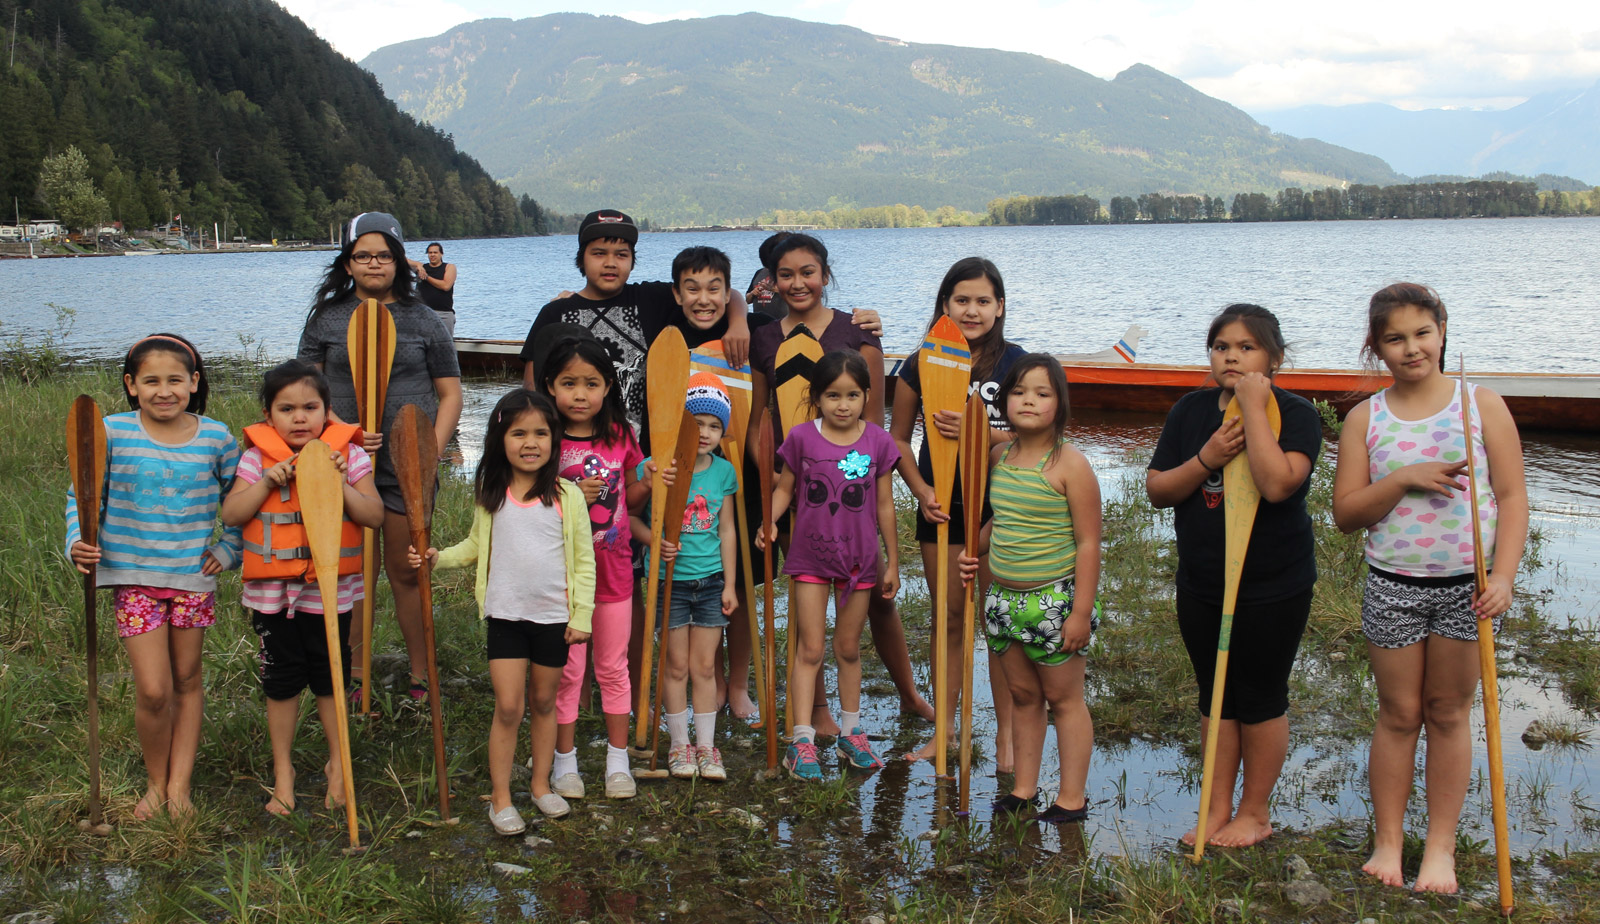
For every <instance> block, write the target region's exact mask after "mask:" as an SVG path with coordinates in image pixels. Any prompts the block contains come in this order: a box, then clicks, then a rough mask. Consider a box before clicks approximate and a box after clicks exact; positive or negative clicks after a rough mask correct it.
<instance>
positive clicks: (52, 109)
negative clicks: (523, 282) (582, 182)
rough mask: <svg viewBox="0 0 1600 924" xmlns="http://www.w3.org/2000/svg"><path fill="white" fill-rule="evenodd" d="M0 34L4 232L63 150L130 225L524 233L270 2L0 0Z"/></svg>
mask: <svg viewBox="0 0 1600 924" xmlns="http://www.w3.org/2000/svg"><path fill="white" fill-rule="evenodd" d="M374 15H384V14H383V13H382V12H374ZM13 21H15V24H16V28H15V32H13V31H12V24H13ZM0 36H3V37H4V40H5V41H4V43H3V45H0V54H3V55H4V56H3V57H0V65H5V66H6V67H5V71H4V74H3V75H0V194H3V195H4V197H5V208H4V212H5V213H6V217H7V219H10V218H11V212H12V211H13V207H12V201H11V200H12V197H13V196H15V197H16V198H17V199H18V201H19V203H20V209H21V211H22V212H23V218H24V219H26V218H28V217H30V216H32V215H40V216H42V215H46V214H48V210H47V208H46V206H45V205H44V203H43V202H41V201H40V198H39V192H40V166H41V162H42V161H43V160H44V158H46V157H47V156H50V155H55V154H59V153H62V152H64V151H65V150H66V149H67V148H68V147H69V146H72V147H76V148H78V149H79V150H81V151H82V152H83V153H84V154H85V155H86V156H87V159H88V162H89V173H90V176H91V178H92V179H93V180H94V181H95V182H96V184H97V185H98V186H99V189H100V192H101V193H102V195H103V196H104V199H105V201H106V203H107V205H108V206H109V209H108V211H109V213H110V214H109V215H107V216H106V220H121V221H122V222H123V224H124V226H126V227H129V228H144V227H150V226H152V225H155V224H164V223H165V222H166V220H167V219H168V218H170V217H171V216H172V215H174V214H182V215H183V216H184V218H185V220H186V221H187V222H188V223H190V224H199V225H201V226H204V227H209V226H210V224H211V223H212V222H213V221H215V222H218V223H224V222H227V223H229V224H230V225H231V227H232V228H233V229H235V231H236V233H243V234H248V235H251V236H253V237H257V238H264V237H269V236H271V237H280V238H290V237H302V238H311V239H324V240H325V239H326V238H327V234H328V225H329V222H330V220H337V219H339V218H341V217H345V216H348V215H350V214H352V213H354V212H357V211H361V210H363V209H371V208H385V209H391V210H393V211H394V212H395V214H396V215H397V216H398V217H399V218H400V219H401V221H402V223H403V224H404V225H405V228H406V232H407V234H408V235H414V236H417V237H433V236H441V237H443V236H449V237H459V236H464V235H479V234H513V233H518V232H523V231H528V230H534V225H535V223H536V219H537V214H538V209H537V206H536V205H535V204H534V203H533V202H532V201H531V200H525V201H524V202H523V203H521V206H520V207H519V203H518V202H517V201H516V200H515V198H514V197H513V196H512V194H511V193H510V192H509V191H508V190H507V189H506V188H505V187H503V186H500V185H499V184H497V183H495V182H494V181H493V180H492V179H490V177H489V175H488V174H487V173H486V172H485V171H484V170H483V168H482V167H481V166H480V165H479V164H478V162H477V161H475V160H473V159H472V158H471V157H469V156H467V155H465V154H463V153H461V152H460V151H458V150H457V149H456V146H455V144H454V143H453V142H452V141H451V139H450V137H449V136H448V135H446V134H444V133H443V132H440V131H438V130H436V129H433V128H430V127H428V126H425V125H421V124H419V123H418V122H417V120H416V119H414V118H413V117H411V116H410V115H407V114H406V113H403V112H401V111H399V110H398V109H397V108H396V107H395V105H394V104H393V103H392V102H390V101H389V100H387V99H386V98H384V95H383V91H382V89H381V88H380V87H379V86H378V83H377V81H376V80H374V79H373V78H372V75H371V74H368V73H367V72H366V71H363V70H362V69H361V68H360V67H358V66H357V65H355V64H354V63H352V62H351V61H350V60H348V59H347V58H345V57H343V56H341V55H340V54H338V53H337V52H335V51H334V50H333V49H332V47H330V46H329V45H328V43H327V42H325V41H323V40H322V39H320V38H318V37H317V36H316V35H315V34H314V33H313V32H312V31H311V30H310V29H309V28H308V27H307V26H306V25H305V24H304V23H302V22H301V21H300V20H298V19H296V18H295V17H293V16H291V15H290V14H289V13H287V12H285V11H284V10H283V9H282V8H281V7H279V6H278V5H276V4H275V3H272V2H271V0H0Z"/></svg>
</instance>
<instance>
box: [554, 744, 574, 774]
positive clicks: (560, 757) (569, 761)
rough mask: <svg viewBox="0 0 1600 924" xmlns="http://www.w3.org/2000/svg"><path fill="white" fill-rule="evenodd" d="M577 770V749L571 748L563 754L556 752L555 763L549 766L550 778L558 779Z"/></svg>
mask: <svg viewBox="0 0 1600 924" xmlns="http://www.w3.org/2000/svg"><path fill="white" fill-rule="evenodd" d="M577 772H578V749H577V748H573V749H572V750H570V751H568V752H567V753H565V754H563V753H561V752H560V751H557V752H556V760H555V763H554V764H553V765H552V766H551V767H550V779H552V780H559V779H561V778H562V777H564V776H566V775H567V774H569V773H577Z"/></svg>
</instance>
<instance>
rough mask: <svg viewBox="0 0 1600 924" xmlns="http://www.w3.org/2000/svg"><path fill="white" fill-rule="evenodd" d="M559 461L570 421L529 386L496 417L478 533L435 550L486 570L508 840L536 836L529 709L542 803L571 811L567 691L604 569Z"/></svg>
mask: <svg viewBox="0 0 1600 924" xmlns="http://www.w3.org/2000/svg"><path fill="white" fill-rule="evenodd" d="M560 454H561V418H560V416H559V415H558V414H557V413H556V409H555V407H554V406H553V405H552V404H551V403H550V399H548V398H546V397H545V396H543V395H539V394H535V393H533V392H531V391H528V390H527V389H522V388H519V389H517V390H516V391H513V392H511V393H510V394H508V395H506V396H505V397H503V398H501V399H500V402H499V403H498V404H496V405H495V407H494V410H493V411H491V412H490V414H489V426H488V427H487V428H486V429H485V431H484V435H483V455H482V456H481V457H480V458H479V460H478V473H477V475H476V477H475V478H474V480H473V500H474V502H475V506H474V508H473V512H472V531H471V532H470V533H469V534H468V535H467V538H466V539H463V540H462V541H461V542H460V543H458V544H456V545H453V546H451V547H450V548H448V549H445V550H444V551H443V552H441V551H439V550H438V549H429V550H428V558H429V559H430V561H432V562H433V563H435V564H437V566H438V567H440V568H464V567H466V566H468V565H472V564H476V565H477V573H478V579H477V583H476V586H475V587H474V590H473V593H474V594H475V595H476V597H477V598H478V613H479V615H480V616H481V617H482V618H483V619H484V621H485V623H486V624H487V627H488V633H489V641H488V653H489V679H490V681H492V682H493V684H494V722H493V723H492V724H491V725H490V726H489V780H490V786H491V787H492V789H493V793H492V794H491V796H490V802H489V822H490V823H491V824H493V825H494V829H495V830H496V831H498V832H499V833H501V834H505V835H512V834H521V833H522V832H523V831H524V830H526V828H527V824H526V823H525V822H524V821H523V819H522V815H521V814H520V813H519V812H518V811H517V809H516V807H515V806H513V805H512V804H511V765H512V761H513V760H514V759H515V757H516V753H517V734H518V732H519V731H520V730H521V729H522V713H523V707H524V705H525V704H531V705H532V707H533V723H532V724H533V730H532V740H533V753H532V757H533V779H532V781H531V782H530V783H529V788H530V790H531V791H532V794H533V804H534V805H535V806H536V807H537V808H538V809H539V811H540V812H542V813H543V814H544V815H546V816H547V817H550V818H560V817H561V816H563V815H565V814H567V812H568V811H569V808H568V806H567V800H565V799H563V798H562V797H561V796H560V795H559V794H557V793H554V792H551V791H550V765H551V763H552V762H553V760H554V755H555V746H556V695H557V693H556V690H557V688H558V687H559V686H560V685H561V680H562V672H563V671H564V670H565V669H566V667H567V664H568V660H567V657H568V653H569V651H570V647H571V646H574V645H578V644H581V643H583V642H586V641H588V639H589V629H590V624H591V618H592V615H593V612H594V579H595V560H594V543H593V542H592V541H591V540H590V537H589V516H588V512H589V511H588V504H586V503H585V502H584V499H583V490H582V489H581V488H579V487H578V486H577V485H575V484H573V483H572V482H571V481H568V480H566V479H564V478H561V477H560V476H559V473H558V471H557V465H558V463H557V462H556V459H558V458H559V457H560ZM558 548H559V549H560V550H561V551H560V554H556V551H555V550H556V549H558ZM409 554H410V558H411V564H412V566H413V567H417V566H420V565H421V564H422V559H421V558H420V557H419V556H418V555H417V552H416V549H415V548H412V549H411V550H410V553H409ZM580 663H581V662H580ZM530 668H531V669H532V673H533V687H532V696H531V697H530V696H529V695H528V693H529V691H528V675H529V670H530Z"/></svg>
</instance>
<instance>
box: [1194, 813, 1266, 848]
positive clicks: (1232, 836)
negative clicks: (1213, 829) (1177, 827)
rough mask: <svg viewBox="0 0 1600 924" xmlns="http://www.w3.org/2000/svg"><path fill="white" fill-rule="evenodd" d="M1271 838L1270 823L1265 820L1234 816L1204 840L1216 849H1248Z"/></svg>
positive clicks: (1247, 816)
mask: <svg viewBox="0 0 1600 924" xmlns="http://www.w3.org/2000/svg"><path fill="white" fill-rule="evenodd" d="M1271 836H1272V823H1271V822H1269V821H1268V820H1267V819H1265V818H1255V817H1252V816H1249V815H1235V816H1233V820H1232V821H1230V822H1228V823H1227V824H1225V825H1223V826H1222V827H1220V828H1218V829H1217V833H1216V834H1213V835H1211V836H1210V837H1208V838H1206V843H1207V844H1215V845H1216V846H1218V847H1250V846H1252V845H1255V844H1259V843H1261V842H1262V841H1264V840H1266V839H1267V838H1269V837H1271Z"/></svg>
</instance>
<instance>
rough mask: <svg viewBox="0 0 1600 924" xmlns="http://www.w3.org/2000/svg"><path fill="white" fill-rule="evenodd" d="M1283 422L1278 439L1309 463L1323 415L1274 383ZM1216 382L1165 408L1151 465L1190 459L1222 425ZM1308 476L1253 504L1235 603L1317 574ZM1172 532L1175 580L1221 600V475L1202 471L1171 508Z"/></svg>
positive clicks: (1161, 467)
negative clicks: (1284, 494)
mask: <svg viewBox="0 0 1600 924" xmlns="http://www.w3.org/2000/svg"><path fill="white" fill-rule="evenodd" d="M1272 393H1273V394H1274V395H1276V396H1277V398H1278V412H1279V415H1280V417H1281V418H1282V419H1283V428H1282V429H1281V430H1280V431H1279V432H1278V445H1279V446H1281V447H1283V450H1284V451H1285V452H1298V453H1301V454H1303V455H1305V456H1306V457H1308V458H1309V459H1311V464H1312V466H1313V467H1315V465H1316V462H1317V453H1318V452H1320V451H1321V449H1322V418H1321V417H1320V416H1319V415H1318V414H1317V409H1316V408H1315V407H1312V405H1311V402H1309V401H1307V400H1306V399H1304V398H1302V397H1300V396H1299V395H1296V394H1292V393H1290V392H1287V391H1284V390H1283V389H1281V388H1278V387H1276V386H1274V387H1273V389H1272ZM1219 394H1220V389H1216V388H1208V389H1203V390H1201V391H1195V392H1190V393H1189V394H1187V395H1184V396H1183V397H1182V398H1179V399H1178V403H1177V404H1174V405H1173V406H1172V411H1171V412H1170V413H1168V414H1167V423H1166V426H1164V427H1162V429H1161V439H1160V440H1159V441H1157V443H1156V451H1155V454H1154V455H1153V456H1151V458H1150V468H1151V469H1152V470H1154V471H1158V472H1165V471H1168V470H1171V469H1174V468H1177V467H1178V466H1180V465H1182V464H1184V463H1185V462H1187V461H1189V459H1190V458H1192V457H1193V456H1194V454H1195V453H1197V452H1199V451H1200V447H1202V446H1204V445H1205V443H1206V440H1209V439H1210V438H1211V434H1213V433H1215V432H1216V431H1217V428H1218V427H1220V426H1222V410H1221V409H1220V408H1218V407H1217V397H1218V395H1219ZM1310 490H1311V477H1310V476H1309V475H1307V476H1306V480H1305V481H1304V482H1303V483H1301V485H1300V487H1299V488H1297V489H1295V492H1294V493H1293V494H1291V495H1290V496H1289V497H1288V498H1286V499H1285V500H1282V501H1279V502H1278V503H1275V504H1274V503H1270V502H1268V501H1267V500H1265V499H1263V500H1262V501H1261V505H1260V507H1258V508H1257V510H1256V521H1255V526H1254V527H1253V528H1252V529H1251V531H1250V547H1249V549H1248V550H1247V551H1246V552H1245V557H1244V571H1243V572H1242V573H1241V575H1240V579H1239V601H1238V602H1239V603H1242V604H1257V603H1272V602H1275V601H1278V600H1283V599H1287V598H1289V597H1292V596H1294V595H1296V594H1299V593H1302V592H1303V591H1305V589H1306V588H1308V587H1310V586H1311V585H1312V584H1315V583H1316V582H1317V561H1316V555H1315V545H1314V540H1313V537H1312V533H1311V516H1310V515H1309V514H1308V513H1307V512H1306V494H1307V493H1308V492H1309V491H1310ZM1173 515H1174V516H1173V519H1174V524H1175V527H1176V531H1177V535H1178V587H1179V589H1181V590H1183V591H1184V592H1186V593H1190V594H1193V595H1195V596H1196V597H1199V598H1201V599H1202V600H1206V601H1208V602H1211V603H1221V602H1222V592H1223V570H1224V567H1225V559H1226V555H1227V535H1226V522H1227V510H1226V505H1225V504H1224V503H1223V497H1222V475H1221V474H1220V473H1219V474H1216V475H1212V476H1210V477H1208V478H1207V479H1206V480H1205V482H1204V483H1203V484H1202V485H1201V486H1200V488H1199V490H1197V491H1195V492H1194V493H1193V494H1191V495H1189V496H1188V497H1186V498H1184V499H1183V500H1182V501H1180V502H1179V503H1178V505H1177V506H1176V507H1175V508H1173Z"/></svg>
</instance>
